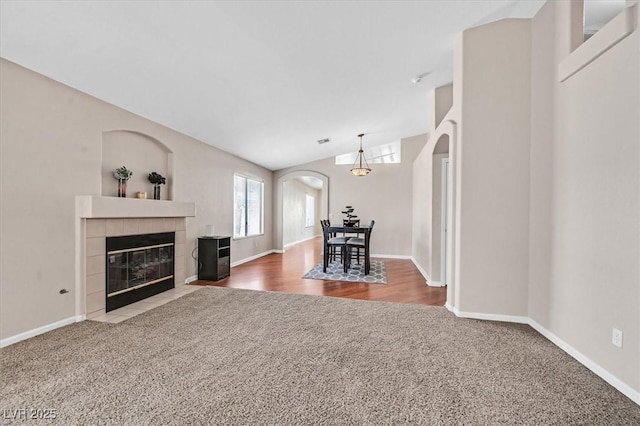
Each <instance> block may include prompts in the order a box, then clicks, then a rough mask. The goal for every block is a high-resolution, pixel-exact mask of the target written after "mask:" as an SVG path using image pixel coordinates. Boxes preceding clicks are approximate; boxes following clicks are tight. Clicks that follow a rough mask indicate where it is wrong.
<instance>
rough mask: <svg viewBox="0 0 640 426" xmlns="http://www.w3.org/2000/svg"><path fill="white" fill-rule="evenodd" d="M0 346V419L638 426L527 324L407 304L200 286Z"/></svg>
mask: <svg viewBox="0 0 640 426" xmlns="http://www.w3.org/2000/svg"><path fill="white" fill-rule="evenodd" d="M0 358H1V367H2V370H1V371H0V383H1V391H0V405H1V406H0V410H4V411H0V414H2V413H5V416H4V417H3V418H1V419H0V420H1V421H2V423H3V424H12V423H16V424H17V423H20V422H18V421H15V422H14V421H12V420H10V419H7V418H6V417H7V416H6V413H7V412H10V411H8V410H15V409H19V408H26V409H54V410H56V416H57V418H56V419H55V420H53V421H50V422H47V421H37V422H35V423H34V421H33V420H31V421H28V423H30V424H47V423H51V424H58V425H99V424H104V425H142V424H150V425H166V424H176V425H177V424H180V425H199V424H201V425H206V424H224V425H228V424H272V425H274V424H284V425H299V424H314V425H315V424H336V425H338V424H339V425H345V424H347V425H348V424H429V425H432V424H469V425H495V424H504V425H548V424H557V425H568V424H583V425H638V424H640V406H638V405H636V404H634V403H633V402H632V401H630V400H629V399H627V398H626V397H625V396H623V395H622V394H620V393H619V392H618V391H616V390H615V389H613V388H612V387H611V386H609V385H608V384H606V383H605V382H604V381H603V380H601V379H599V378H598V377H597V376H595V375H594V374H593V373H591V372H590V371H588V370H587V369H586V368H585V367H583V366H582V365H580V364H579V363H577V362H576V361H574V360H573V359H572V358H571V357H569V356H568V355H566V354H565V353H564V352H562V351H561V350H560V349H558V348H557V347H555V346H554V345H553V344H551V343H550V342H548V341H547V340H546V339H544V338H543V337H542V336H540V335H539V334H538V333H536V332H535V331H533V330H532V329H531V328H530V327H528V326H525V325H514V324H505V323H494V322H484V321H475V320H465V319H459V318H456V317H454V316H453V315H452V314H450V313H449V312H447V311H446V310H445V309H444V308H436V307H428V306H419V305H401V304H391V303H382V302H365V301H356V300H345V299H336V298H328V297H318V296H303V295H293V294H283V293H269V292H257V291H250V290H235V289H227V288H205V289H202V290H200V291H197V292H194V293H192V294H190V295H187V296H184V297H182V298H181V299H178V300H176V301H174V302H171V303H169V304H167V305H164V306H161V307H159V308H156V309H153V310H151V311H149V312H147V313H145V314H142V315H139V316H137V317H135V318H132V319H129V320H126V321H124V322H122V323H120V324H107V323H96V322H91V321H85V322H83V323H78V324H73V325H70V326H67V327H64V328H61V329H58V330H54V331H52V332H50V333H47V334H45V335H42V336H38V337H35V338H32V339H30V340H28V341H24V342H20V343H17V344H15V345H12V346H9V347H7V348H4V349H2V350H0Z"/></svg>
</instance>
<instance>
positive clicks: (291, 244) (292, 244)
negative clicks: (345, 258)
mask: <svg viewBox="0 0 640 426" xmlns="http://www.w3.org/2000/svg"><path fill="white" fill-rule="evenodd" d="M318 237H322V235H312V236H310V237H307V238H305V239H303V240H299V241H294V242H293V243H289V244H285V246H284V250H287V249H288V248H289V247H293V246H295V245H296V244H300V243H304V242H305V241H309V240H313V239H314V238H318Z"/></svg>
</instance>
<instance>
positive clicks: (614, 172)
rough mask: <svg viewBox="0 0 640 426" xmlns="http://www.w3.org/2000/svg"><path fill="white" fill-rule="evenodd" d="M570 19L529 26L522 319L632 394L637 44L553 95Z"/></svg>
mask: <svg viewBox="0 0 640 426" xmlns="http://www.w3.org/2000/svg"><path fill="white" fill-rule="evenodd" d="M570 19H571V10H569V8H568V7H567V5H564V4H561V3H560V2H558V3H553V2H551V3H548V4H546V5H545V6H544V8H543V9H542V10H541V11H540V13H539V14H538V15H537V16H536V17H535V19H534V20H533V45H534V54H533V92H534V94H535V96H534V97H533V104H532V105H533V107H532V138H533V141H534V143H533V144H532V152H531V188H532V189H531V192H532V201H531V232H530V234H531V240H530V247H531V250H530V251H531V257H530V259H531V260H530V262H531V274H530V288H529V315H530V317H531V318H532V319H533V320H534V321H536V322H537V323H539V324H540V325H542V326H543V327H545V328H546V329H547V330H549V331H550V332H552V333H553V334H555V335H556V336H558V337H559V338H560V339H562V340H563V341H565V342H566V343H568V344H569V345H571V346H572V347H573V348H575V349H576V350H577V351H579V352H580V353H581V354H583V355H584V356H585V357H587V358H588V359H590V360H592V361H593V362H595V363H596V364H598V365H599V366H601V367H602V368H603V369H604V370H606V371H607V372H608V373H610V374H612V375H613V376H614V377H616V378H617V379H619V380H620V381H622V382H623V383H625V384H626V385H627V386H630V387H631V388H633V389H635V390H636V392H638V391H640V362H639V360H640V309H639V306H640V303H639V301H640V285H639V283H640V271H639V264H640V262H639V261H638V259H639V258H640V248H639V243H640V226H639V224H640V220H639V218H640V202H639V199H640V174H639V170H640V128H639V126H640V124H639V123H640V105H639V103H640V101H639V98H640V97H639V96H638V94H639V93H640V87H639V86H640V82H639V80H640V78H639V75H640V59H639V56H640V53H639V52H640V38H639V35H638V30H637V28H636V30H635V32H633V33H632V34H631V35H630V36H628V37H627V38H625V39H623V40H622V41H620V42H619V43H618V44H616V45H615V46H613V48H611V49H610V50H608V51H606V52H604V53H603V54H602V55H601V56H599V57H598V58H597V59H596V60H595V61H593V62H592V63H590V64H589V65H587V66H586V67H585V68H583V69H582V70H580V71H578V72H577V73H576V74H574V75H573V76H571V77H569V78H568V79H567V80H566V81H564V82H562V83H560V82H558V80H557V78H556V73H555V72H556V69H557V66H558V64H559V61H561V60H563V59H565V58H566V57H567V55H568V54H569V52H570V50H571V47H572V45H571V41H570V38H569V37H568V36H567V33H568V32H567V30H566V28H567V27H569V26H570V25H569V24H570ZM579 24H580V23H579V22H577V25H579ZM597 35H598V34H596V36H597ZM596 36H594V37H593V38H591V39H589V40H588V41H587V42H585V44H584V45H583V46H581V49H583V50H584V49H589V48H591V46H592V45H593V44H592V43H590V42H591V41H592V40H593V39H594V38H595V37H596ZM614 327H615V328H618V329H619V330H622V331H623V332H624V344H623V348H622V349H619V348H617V347H615V346H613V345H612V344H611V334H612V328H614Z"/></svg>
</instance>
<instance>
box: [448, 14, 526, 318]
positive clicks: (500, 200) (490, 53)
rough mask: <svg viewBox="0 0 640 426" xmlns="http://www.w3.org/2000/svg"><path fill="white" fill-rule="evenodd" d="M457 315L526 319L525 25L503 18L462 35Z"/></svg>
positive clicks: (520, 21) (456, 82)
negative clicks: (467, 313) (481, 314)
mask: <svg viewBox="0 0 640 426" xmlns="http://www.w3.org/2000/svg"><path fill="white" fill-rule="evenodd" d="M461 48H462V64H461V67H462V73H461V74H460V75H459V78H461V81H454V88H455V86H456V85H460V86H461V87H462V93H461V96H462V101H461V105H460V107H461V116H460V129H461V132H460V133H461V143H460V150H459V152H458V158H457V161H458V166H459V167H460V169H461V178H460V179H459V181H458V182H457V184H458V190H459V199H460V204H459V206H458V209H459V214H460V226H459V229H458V235H459V250H460V257H459V268H460V270H459V274H458V280H459V285H458V288H457V289H456V291H457V292H458V295H459V303H458V306H457V308H458V309H459V310H461V311H468V312H477V313H492V314H502V315H514V316H524V315H526V314H527V291H528V278H529V270H528V258H529V246H528V237H529V139H530V113H531V109H530V99H531V97H530V93H531V77H530V76H531V22H530V20H519V19H507V20H502V21H498V22H495V23H491V24H487V25H483V26H480V27H477V28H473V29H470V30H467V31H465V32H464V33H463V36H462V44H461Z"/></svg>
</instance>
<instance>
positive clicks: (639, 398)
mask: <svg viewBox="0 0 640 426" xmlns="http://www.w3.org/2000/svg"><path fill="white" fill-rule="evenodd" d="M529 325H530V326H531V327H532V328H533V329H534V330H536V331H537V332H538V333H540V334H542V335H543V336H544V337H546V338H547V339H549V340H550V341H551V342H552V343H553V344H554V345H556V346H557V347H559V348H560V349H562V350H563V351H565V352H566V353H568V354H569V355H571V356H572V357H573V358H574V359H575V360H576V361H578V362H579V363H580V364H582V365H584V366H585V367H587V368H588V369H589V370H591V371H592V372H593V373H594V374H596V375H597V376H599V377H600V378H601V379H602V380H604V381H605V382H607V383H609V384H610V385H611V386H613V387H614V388H616V389H617V390H619V391H620V392H622V393H623V394H624V395H625V396H627V397H628V398H629V399H631V400H632V401H633V402H635V403H636V404H638V405H640V391H637V390H635V389H633V388H632V387H631V386H629V385H627V384H626V383H624V382H622V381H621V380H620V379H618V378H617V377H615V376H614V375H613V374H611V373H609V372H608V371H607V370H605V369H604V368H602V367H601V366H599V365H598V364H597V363H595V362H594V361H592V360H591V359H590V358H589V357H587V356H586V355H584V354H583V353H581V352H580V351H579V350H577V349H576V348H574V347H573V346H571V345H570V344H568V343H567V342H565V341H564V340H562V339H561V338H559V337H558V336H556V335H555V334H553V333H552V332H550V331H549V330H547V329H546V328H544V327H543V326H541V325H540V324H538V323H537V322H536V321H534V320H533V319H531V318H529Z"/></svg>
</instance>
